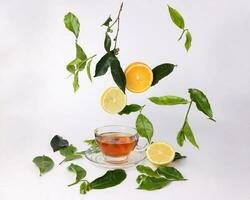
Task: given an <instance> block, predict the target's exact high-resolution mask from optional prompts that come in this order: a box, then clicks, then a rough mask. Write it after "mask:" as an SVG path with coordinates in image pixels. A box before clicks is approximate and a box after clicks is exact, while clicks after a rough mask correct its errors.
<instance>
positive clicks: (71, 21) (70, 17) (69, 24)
mask: <svg viewBox="0 0 250 200" xmlns="http://www.w3.org/2000/svg"><path fill="white" fill-rule="evenodd" d="M64 24H65V27H66V28H67V29H68V30H69V31H71V32H72V33H74V35H75V36H76V38H78V36H79V32H80V23H79V21H78V19H77V17H76V16H75V15H74V14H73V13H71V12H69V13H68V14H67V15H65V17H64Z"/></svg>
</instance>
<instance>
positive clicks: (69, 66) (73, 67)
mask: <svg viewBox="0 0 250 200" xmlns="http://www.w3.org/2000/svg"><path fill="white" fill-rule="evenodd" d="M66 68H67V70H68V71H69V72H70V73H71V74H75V71H76V68H75V66H74V65H70V64H68V65H67V67H66Z"/></svg>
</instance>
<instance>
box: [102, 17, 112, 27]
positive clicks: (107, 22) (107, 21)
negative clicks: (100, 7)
mask: <svg viewBox="0 0 250 200" xmlns="http://www.w3.org/2000/svg"><path fill="white" fill-rule="evenodd" d="M111 21H112V19H111V16H109V17H108V19H106V21H105V22H104V23H103V24H102V26H109V23H110V22H111Z"/></svg>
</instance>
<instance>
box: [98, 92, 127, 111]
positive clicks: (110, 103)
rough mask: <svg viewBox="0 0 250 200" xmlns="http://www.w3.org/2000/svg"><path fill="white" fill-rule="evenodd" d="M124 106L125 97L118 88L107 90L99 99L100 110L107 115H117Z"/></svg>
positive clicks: (125, 102)
mask: <svg viewBox="0 0 250 200" xmlns="http://www.w3.org/2000/svg"><path fill="white" fill-rule="evenodd" d="M126 104H127V96H126V95H125V94H124V93H123V92H122V91H121V90H120V88H118V87H110V88H108V89H107V90H105V91H104V93H103V95H102V97H101V105H102V108H103V110H105V111H106V112H108V113H112V114H117V113H119V112H121V111H122V110H123V108H124V107H125V106H126Z"/></svg>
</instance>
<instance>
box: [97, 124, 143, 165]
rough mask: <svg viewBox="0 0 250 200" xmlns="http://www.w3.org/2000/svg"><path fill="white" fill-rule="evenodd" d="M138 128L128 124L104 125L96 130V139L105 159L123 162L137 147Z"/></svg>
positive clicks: (111, 161) (112, 161)
mask: <svg viewBox="0 0 250 200" xmlns="http://www.w3.org/2000/svg"><path fill="white" fill-rule="evenodd" d="M138 138H139V136H138V134H137V131H136V129H134V128H131V127H126V126H114V125H113V126H104V127H101V128H98V129H96V130H95V139H96V142H97V144H98V146H99V148H100V151H101V152H102V154H103V156H104V158H105V160H106V161H107V162H110V163H123V162H126V161H127V158H128V156H129V154H130V153H131V152H132V151H133V150H134V149H135V148H136V147H137V142H138Z"/></svg>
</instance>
